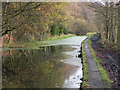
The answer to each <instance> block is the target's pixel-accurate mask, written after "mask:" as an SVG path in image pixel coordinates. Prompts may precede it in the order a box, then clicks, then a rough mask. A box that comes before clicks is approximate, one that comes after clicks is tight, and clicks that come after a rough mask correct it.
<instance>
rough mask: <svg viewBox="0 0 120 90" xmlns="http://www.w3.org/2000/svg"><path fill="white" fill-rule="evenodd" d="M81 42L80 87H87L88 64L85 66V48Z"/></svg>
mask: <svg viewBox="0 0 120 90" xmlns="http://www.w3.org/2000/svg"><path fill="white" fill-rule="evenodd" d="M84 41H85V40H84ZM84 41H83V42H84ZM83 42H82V44H81V46H82V61H83V83H82V88H87V87H89V84H88V81H89V78H88V66H87V63H86V54H85V49H84V44H83Z"/></svg>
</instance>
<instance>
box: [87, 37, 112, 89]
mask: <svg viewBox="0 0 120 90" xmlns="http://www.w3.org/2000/svg"><path fill="white" fill-rule="evenodd" d="M93 36H94V35H92V36H91V37H90V39H89V40H88V45H89V49H90V51H91V53H92V56H93V59H94V61H95V62H96V64H97V67H98V70H99V72H100V75H101V77H102V80H103V81H104V83H105V87H106V88H111V85H110V84H111V80H110V79H109V78H108V75H107V73H106V71H105V70H104V68H103V67H102V66H101V64H100V63H101V62H102V59H100V58H98V57H97V56H96V54H95V51H94V50H93V49H92V47H91V38H92V37H93Z"/></svg>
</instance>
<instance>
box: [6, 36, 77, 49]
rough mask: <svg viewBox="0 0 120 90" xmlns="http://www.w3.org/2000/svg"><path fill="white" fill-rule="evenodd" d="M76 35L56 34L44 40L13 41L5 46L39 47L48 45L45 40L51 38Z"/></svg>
mask: <svg viewBox="0 0 120 90" xmlns="http://www.w3.org/2000/svg"><path fill="white" fill-rule="evenodd" d="M72 36H75V35H74V34H68V35H64V34H63V35H60V36H59V35H55V36H51V37H47V38H46V39H44V40H43V41H37V40H32V41H30V42H25V43H22V42H19V43H14V44H13V43H12V44H7V45H6V46H4V47H9V48H38V47H40V46H44V45H46V44H45V43H43V42H44V41H46V42H47V41H49V40H57V39H65V38H68V37H72Z"/></svg>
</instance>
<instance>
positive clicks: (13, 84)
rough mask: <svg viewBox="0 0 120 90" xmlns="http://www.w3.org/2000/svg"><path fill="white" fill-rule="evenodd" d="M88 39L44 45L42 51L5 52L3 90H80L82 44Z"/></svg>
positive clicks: (22, 49) (80, 37) (81, 37)
mask: <svg viewBox="0 0 120 90" xmlns="http://www.w3.org/2000/svg"><path fill="white" fill-rule="evenodd" d="M86 38H87V36H73V37H69V38H66V39H59V40H49V41H43V42H42V43H44V46H40V47H39V49H27V48H11V49H9V48H7V49H5V48H4V49H3V50H2V87H3V88H80V85H81V83H82V81H81V78H82V77H83V71H82V63H81V58H79V57H78V55H79V54H80V47H81V42H82V41H83V40H84V39H86Z"/></svg>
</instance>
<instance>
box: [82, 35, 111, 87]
mask: <svg viewBox="0 0 120 90" xmlns="http://www.w3.org/2000/svg"><path fill="white" fill-rule="evenodd" d="M92 37H94V35H91V36H89V37H88V38H87V39H86V40H84V41H83V42H82V44H81V50H82V63H83V78H82V81H83V83H82V88H111V85H110V83H111V80H110V79H109V77H108V75H107V73H106V71H105V70H104V68H103V67H102V66H101V64H100V63H101V61H102V60H101V59H100V58H98V57H97V56H96V53H95V51H94V50H93V48H92V46H91V38H92Z"/></svg>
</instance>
